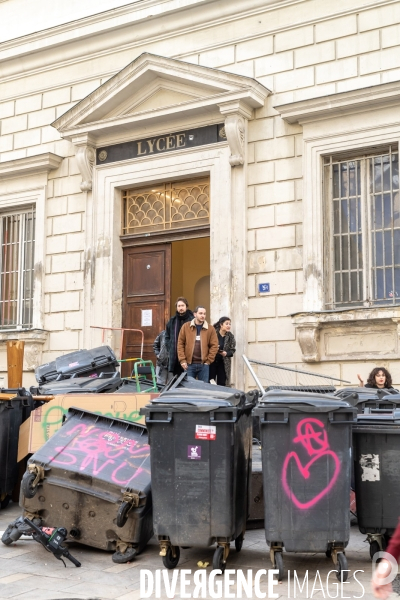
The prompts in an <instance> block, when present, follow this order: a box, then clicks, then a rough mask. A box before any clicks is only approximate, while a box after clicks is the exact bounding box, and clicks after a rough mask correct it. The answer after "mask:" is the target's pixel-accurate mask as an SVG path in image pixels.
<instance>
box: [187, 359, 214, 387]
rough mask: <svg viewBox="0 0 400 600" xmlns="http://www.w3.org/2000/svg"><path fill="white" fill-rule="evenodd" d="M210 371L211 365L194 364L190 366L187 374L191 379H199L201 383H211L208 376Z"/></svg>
mask: <svg viewBox="0 0 400 600" xmlns="http://www.w3.org/2000/svg"><path fill="white" fill-rule="evenodd" d="M209 370H210V367H209V365H203V364H201V363H192V364H191V365H188V368H187V374H188V375H189V376H190V377H194V378H195V379H198V380H199V381H204V383H208V382H209V381H210V379H209V376H208V373H209Z"/></svg>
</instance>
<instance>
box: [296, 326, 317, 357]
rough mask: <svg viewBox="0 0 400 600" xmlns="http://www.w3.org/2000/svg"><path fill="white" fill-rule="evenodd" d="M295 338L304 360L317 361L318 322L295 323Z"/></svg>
mask: <svg viewBox="0 0 400 600" xmlns="http://www.w3.org/2000/svg"><path fill="white" fill-rule="evenodd" d="M296 329H297V339H298V342H299V345H300V348H301V353H302V355H303V360H304V362H319V359H320V355H319V330H320V326H319V325H318V324H315V323H313V324H311V323H310V324H309V325H297V327H296Z"/></svg>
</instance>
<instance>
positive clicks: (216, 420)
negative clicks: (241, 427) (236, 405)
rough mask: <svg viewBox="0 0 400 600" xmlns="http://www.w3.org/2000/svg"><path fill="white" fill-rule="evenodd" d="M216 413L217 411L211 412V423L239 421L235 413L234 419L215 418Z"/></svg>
mask: <svg viewBox="0 0 400 600" xmlns="http://www.w3.org/2000/svg"><path fill="white" fill-rule="evenodd" d="M214 415H215V411H212V412H210V423H236V421H237V416H236V415H235V416H233V413H232V419H215V418H214Z"/></svg>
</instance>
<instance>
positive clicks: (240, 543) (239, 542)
mask: <svg viewBox="0 0 400 600" xmlns="http://www.w3.org/2000/svg"><path fill="white" fill-rule="evenodd" d="M243 540H244V536H243V533H241V534H240V535H238V537H237V538H236V540H235V548H236V552H240V551H241V549H242V546H243Z"/></svg>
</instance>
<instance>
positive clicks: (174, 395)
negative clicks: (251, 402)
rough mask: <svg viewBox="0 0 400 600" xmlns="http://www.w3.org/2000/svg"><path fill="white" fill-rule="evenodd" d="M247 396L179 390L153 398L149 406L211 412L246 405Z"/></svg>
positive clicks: (242, 394)
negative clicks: (185, 407) (167, 406)
mask: <svg viewBox="0 0 400 600" xmlns="http://www.w3.org/2000/svg"><path fill="white" fill-rule="evenodd" d="M245 399H246V395H245V394H244V393H243V392H242V393H235V394H232V391H230V392H224V393H222V392H219V393H218V394H215V395H212V394H211V393H210V392H209V391H206V392H204V391H203V390H197V389H195V390H191V389H188V388H180V389H179V388H178V389H174V390H171V391H170V392H165V393H164V394H161V395H160V396H158V398H153V399H152V400H151V402H150V405H149V406H154V405H157V406H160V405H163V406H165V405H167V404H168V405H174V406H179V407H181V410H185V409H184V406H185V405H186V406H187V407H190V410H196V411H202V412H204V411H211V410H216V409H217V408H223V407H226V408H232V406H235V407H236V406H239V405H240V404H244V402H245Z"/></svg>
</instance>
